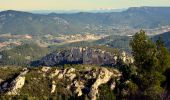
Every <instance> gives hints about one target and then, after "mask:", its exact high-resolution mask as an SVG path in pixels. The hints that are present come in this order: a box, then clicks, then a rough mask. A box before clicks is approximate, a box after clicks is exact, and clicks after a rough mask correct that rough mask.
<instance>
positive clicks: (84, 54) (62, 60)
mask: <svg viewBox="0 0 170 100" xmlns="http://www.w3.org/2000/svg"><path fill="white" fill-rule="evenodd" d="M119 61H123V62H125V63H133V59H132V58H131V57H130V56H128V55H127V54H126V53H125V52H116V51H115V52H114V50H113V52H108V51H105V50H102V49H95V48H87V47H86V48H81V47H74V48H71V49H68V50H63V51H58V52H53V53H51V54H49V55H47V56H45V57H43V58H42V59H41V60H40V62H39V65H45V66H55V65H63V64H88V65H99V66H104V65H107V66H115V65H116V64H117V63H118V62H119Z"/></svg>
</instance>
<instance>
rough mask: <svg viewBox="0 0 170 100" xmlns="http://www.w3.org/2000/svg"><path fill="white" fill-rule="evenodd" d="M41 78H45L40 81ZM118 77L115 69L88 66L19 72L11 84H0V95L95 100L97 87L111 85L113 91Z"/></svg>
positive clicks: (5, 82) (97, 93) (7, 82)
mask: <svg viewBox="0 0 170 100" xmlns="http://www.w3.org/2000/svg"><path fill="white" fill-rule="evenodd" d="M44 75H45V77H42V76H44ZM120 76H121V73H120V72H119V71H118V70H116V69H111V68H110V69H109V68H105V67H96V66H90V65H86V66H85V65H81V66H78V67H67V68H57V67H51V68H50V67H40V68H35V69H34V68H33V69H30V70H29V71H28V69H23V71H21V72H20V74H19V75H18V76H17V77H14V78H13V79H12V80H11V81H8V80H4V81H3V82H2V83H1V84H0V93H3V94H5V95H22V94H25V93H29V91H31V93H32V91H35V90H36V89H37V88H38V89H37V90H36V92H38V93H37V94H45V93H47V94H46V95H55V94H56V93H58V92H60V93H62V91H65V92H71V94H75V95H76V96H78V97H79V96H83V95H84V94H85V95H88V96H89V97H90V99H91V100H96V98H97V95H100V93H99V88H98V87H100V86H101V85H102V84H107V83H108V82H109V83H110V82H111V83H112V84H110V85H109V86H110V87H111V89H112V90H113V89H114V87H115V86H116V83H115V80H116V79H119V78H120ZM25 80H26V81H27V82H25ZM32 85H33V86H32ZM31 89H33V90H31ZM42 92H43V93H42ZM65 92H63V93H65ZM29 95H30V94H29ZM33 96H34V93H33Z"/></svg>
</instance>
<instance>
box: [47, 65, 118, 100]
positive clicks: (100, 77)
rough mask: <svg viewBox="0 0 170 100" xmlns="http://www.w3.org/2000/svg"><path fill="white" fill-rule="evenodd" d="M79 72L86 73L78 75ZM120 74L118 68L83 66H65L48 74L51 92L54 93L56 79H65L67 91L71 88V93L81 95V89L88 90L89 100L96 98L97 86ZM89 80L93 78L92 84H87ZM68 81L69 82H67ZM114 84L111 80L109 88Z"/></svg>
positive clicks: (113, 86) (116, 77)
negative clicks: (50, 79) (80, 68)
mask: <svg viewBox="0 0 170 100" xmlns="http://www.w3.org/2000/svg"><path fill="white" fill-rule="evenodd" d="M80 72H81V73H86V74H81V75H80ZM77 73H79V74H77ZM120 76H121V73H120V72H119V71H118V70H115V69H113V70H112V71H109V70H108V69H107V68H96V69H92V68H91V69H90V68H84V69H83V70H77V69H75V68H66V69H63V70H58V69H56V70H55V71H54V73H52V74H51V75H50V78H52V88H51V93H55V91H56V89H55V88H56V87H57V85H56V83H57V81H60V80H67V82H68V84H67V87H66V89H67V90H68V91H69V90H71V91H72V92H73V93H75V94H77V96H82V95H83V94H84V93H83V91H82V90H83V89H84V90H85V89H87V90H89V92H87V93H86V94H88V95H89V97H90V98H91V100H96V97H97V94H99V93H98V87H99V86H100V85H102V84H106V83H108V82H109V81H110V80H111V79H112V78H114V79H119V77H120ZM78 77H79V78H78ZM89 80H95V82H94V83H91V84H92V85H90V86H87V82H88V81H89ZM69 82H71V83H70V84H69ZM115 86H116V83H115V81H113V82H112V84H111V85H110V87H111V90H113V89H114V88H115Z"/></svg>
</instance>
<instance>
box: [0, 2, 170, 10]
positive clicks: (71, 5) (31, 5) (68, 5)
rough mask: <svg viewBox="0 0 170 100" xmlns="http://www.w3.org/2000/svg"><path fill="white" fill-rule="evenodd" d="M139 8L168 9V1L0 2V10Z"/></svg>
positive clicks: (169, 3) (169, 5) (169, 4)
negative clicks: (157, 7) (162, 7)
mask: <svg viewBox="0 0 170 100" xmlns="http://www.w3.org/2000/svg"><path fill="white" fill-rule="evenodd" d="M139 6H166V7H170V0H0V10H25V11H30V10H99V9H122V8H128V7H139Z"/></svg>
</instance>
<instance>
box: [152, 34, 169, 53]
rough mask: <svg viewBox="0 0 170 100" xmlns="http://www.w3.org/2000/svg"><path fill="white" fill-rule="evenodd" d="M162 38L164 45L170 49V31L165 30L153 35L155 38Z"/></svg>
mask: <svg viewBox="0 0 170 100" xmlns="http://www.w3.org/2000/svg"><path fill="white" fill-rule="evenodd" d="M159 38H160V39H161V40H162V41H163V43H164V45H165V46H166V47H167V48H168V49H169V50H170V32H165V33H162V34H160V35H156V36H154V37H153V40H155V41H156V40H158V39H159Z"/></svg>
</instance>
